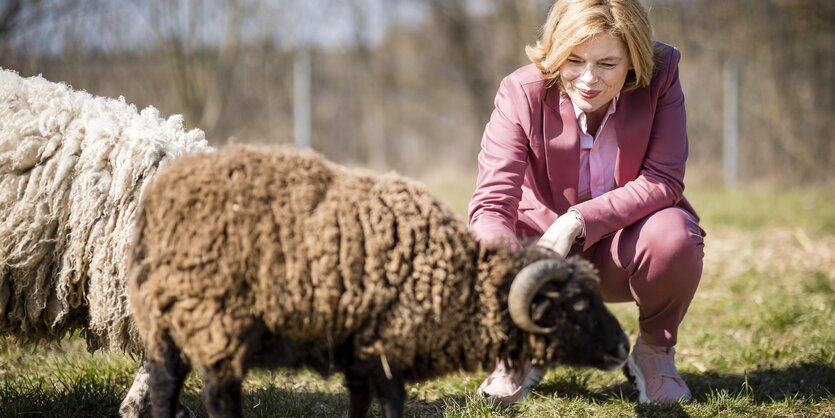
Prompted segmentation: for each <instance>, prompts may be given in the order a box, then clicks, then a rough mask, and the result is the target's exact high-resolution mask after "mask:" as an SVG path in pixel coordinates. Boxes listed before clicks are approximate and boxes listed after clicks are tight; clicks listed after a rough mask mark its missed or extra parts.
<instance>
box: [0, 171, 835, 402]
mask: <svg viewBox="0 0 835 418" xmlns="http://www.w3.org/2000/svg"><path fill="white" fill-rule="evenodd" d="M468 187H469V185H467V187H466V188H465V187H464V186H457V185H454V184H439V185H434V186H433V187H432V189H433V190H434V191H435V193H436V194H438V195H439V196H441V197H442V198H445V200H447V201H448V202H449V204H450V205H451V206H452V207H453V209H454V210H455V211H456V212H458V213H459V214H463V213H464V211H465V207H466V197H467V193H468V191H467V190H468ZM833 195H835V193H833V191H832V190H817V191H816V190H801V191H788V192H774V191H765V190H755V191H750V190H747V191H746V190H704V189H703V190H695V191H688V196H689V197H690V199H691V201H692V202H693V203H694V205H695V206H696V207H697V208H699V209H700V211H701V216H702V219H703V226H704V227H705V229H706V230H707V231H708V237H707V239H706V258H705V271H704V276H703V279H702V283H701V285H700V288H699V291H698V293H697V294H696V298H695V300H694V302H693V304H692V306H691V308H690V311H689V312H688V315H687V318H686V320H685V322H684V324H683V325H682V329H681V333H680V341H679V347H678V348H679V351H678V366H679V369H680V371H681V372H682V374H683V376H684V379H685V380H686V381H687V382H688V384H689V385H690V388H691V389H692V391H693V393H694V396H695V400H694V402H692V403H690V404H687V405H675V406H671V407H657V406H644V405H638V404H637V403H636V399H637V394H636V392H635V389H634V388H633V387H632V385H631V384H629V383H628V382H627V381H626V379H625V378H624V377H623V375H622V374H621V373H619V372H618V373H604V372H600V371H596V370H584V369H571V368H558V369H555V370H553V371H551V372H549V373H548V375H547V376H546V378H545V380H544V381H543V382H542V384H540V385H539V386H537V388H536V389H535V390H534V392H533V393H532V395H531V396H530V397H529V398H528V399H527V400H526V401H525V402H523V403H522V404H520V405H518V406H515V407H513V408H510V409H507V410H498V409H494V408H492V407H491V406H490V405H489V404H487V403H485V402H483V401H481V400H480V399H478V398H475V397H473V392H474V391H475V389H476V388H477V387H478V384H479V383H480V381H481V379H483V378H484V376H485V373H484V372H481V373H475V374H469V375H468V374H454V375H450V376H447V377H445V378H442V379H438V380H434V381H431V382H425V383H422V384H418V385H411V386H409V387H408V389H407V390H408V395H409V401H408V403H407V406H406V415H407V416H413V417H456V418H465V417H541V416H571V417H575V416H576V417H591V416H594V417H621V416H642V417H668V416H673V417H676V416H678V417H688V416H690V417H717V416H718V417H738V416H748V417H819V416H830V417H835V331H834V330H835V199H833V198H832V196H833ZM610 307H611V308H612V310H613V311H614V312H615V314H616V315H617V316H618V318H619V319H620V320H621V322H622V324H623V325H624V327H625V328H626V329H627V332H628V333H630V335H631V336H632V337H633V338H634V336H635V333H636V330H637V320H636V317H637V309H636V308H635V307H634V306H633V305H632V304H617V305H611V306H610ZM135 368H136V360H135V359H131V358H129V357H127V356H124V355H122V354H120V353H96V354H94V355H90V354H88V353H87V352H86V351H85V348H84V344H83V342H82V341H81V340H80V339H77V338H70V339H68V340H67V341H65V342H63V343H61V344H60V345H55V346H41V347H38V348H34V349H33V348H29V347H20V346H18V345H17V344H16V343H15V342H14V341H12V340H9V339H5V340H0V416H3V417H12V416H15V417H27V416H31V417H110V416H116V415H117V413H118V405H119V402H120V401H121V398H122V397H123V396H124V394H125V392H126V391H127V388H128V387H129V386H130V383H131V378H132V375H133V372H134V370H135ZM199 390H200V383H199V381H198V379H197V378H196V377H194V376H191V377H190V378H189V380H188V381H187V384H186V393H185V396H184V402H185V403H186V404H187V405H189V406H191V407H192V408H193V409H194V410H195V411H196V412H197V413H198V414H201V415H203V416H204V415H205V410H204V409H203V408H202V406H201V405H200V401H199ZM347 402H348V400H347V396H346V395H345V392H344V389H343V388H342V385H341V382H340V378H339V376H334V377H332V378H330V379H323V378H321V377H319V376H318V375H315V374H313V373H310V372H300V373H293V372H289V371H285V370H277V371H255V372H253V373H250V375H249V377H248V379H247V381H246V383H245V401H244V408H245V414H246V416H248V417H329V416H333V417H337V416H344V415H345V414H344V411H345V409H346V407H347ZM372 415H373V416H380V415H381V414H380V411H379V409H378V408H377V407H376V406H375V408H374V409H373V410H372Z"/></svg>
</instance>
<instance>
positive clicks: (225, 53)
mask: <svg viewBox="0 0 835 418" xmlns="http://www.w3.org/2000/svg"><path fill="white" fill-rule="evenodd" d="M243 1H244V0H225V1H203V0H159V1H157V2H154V3H153V7H152V8H151V10H152V13H153V17H152V22H153V24H154V29H155V32H156V33H157V34H158V36H159V37H160V42H161V44H162V48H163V51H164V52H165V54H166V55H167V60H166V61H167V63H168V65H169V66H170V68H171V73H172V76H173V80H174V85H175V86H176V89H177V94H178V99H179V101H180V104H181V107H182V109H183V111H184V112H185V113H186V117H187V118H188V119H190V120H193V121H197V125H198V126H200V127H201V128H202V129H204V130H205V131H206V132H207V134H208V135H209V136H210V137H211V136H212V135H213V134H214V132H215V130H216V129H217V127H218V124H219V123H220V120H221V115H222V114H223V111H224V107H225V104H226V97H227V95H228V93H229V90H230V87H231V85H232V79H233V72H234V70H235V67H236V63H237V61H238V57H239V56H240V53H241V47H242V45H241V29H242V22H243V19H244V13H245V10H244V9H245V7H244V4H243ZM218 19H220V20H221V21H223V30H222V32H221V34H220V36H219V37H217V35H218V33H217V32H216V31H214V27H213V26H211V25H212V23H213V22H215V21H217V20H218ZM207 31H209V32H212V35H211V36H207V35H206V33H207ZM215 37H217V38H215ZM213 38H215V39H218V40H217V42H219V44H218V46H214V45H213V42H215V41H216V40H215V39H213Z"/></svg>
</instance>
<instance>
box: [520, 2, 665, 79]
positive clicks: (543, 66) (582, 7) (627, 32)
mask: <svg viewBox="0 0 835 418" xmlns="http://www.w3.org/2000/svg"><path fill="white" fill-rule="evenodd" d="M602 33H609V34H611V35H612V36H614V37H615V38H618V39H620V40H621V41H623V43H624V44H625V45H626V49H627V51H628V53H629V59H630V61H631V63H632V70H630V74H629V75H628V76H627V79H626V83H625V84H624V86H623V91H630V90H634V89H637V88H639V87H646V86H648V85H649V82H650V80H651V79H652V72H653V69H654V66H655V53H654V50H653V42H652V28H651V26H650V23H649V16H648V15H647V11H646V9H645V8H644V6H643V5H641V2H640V0H557V1H555V2H554V5H553V6H551V11H550V12H548V19H547V20H546V21H545V25H543V26H542V35H541V37H540V39H539V40H538V41H537V43H536V45H534V46H530V45H529V46H527V47H526V48H525V52H526V53H527V54H528V58H530V60H531V62H533V64H534V65H536V67H537V68H539V71H540V72H541V73H542V78H543V79H545V81H546V83H547V84H548V85H549V86H552V85H555V84H556V85H557V86H558V87H559V88H560V89H562V85H561V83H560V72H559V67H560V66H561V65H562V64H563V63H564V62H565V60H566V59H568V56H569V55H571V51H572V50H573V49H574V47H576V46H577V45H580V44H581V43H583V42H585V41H587V40H589V39H591V38H593V37H594V36H595V35H599V34H602Z"/></svg>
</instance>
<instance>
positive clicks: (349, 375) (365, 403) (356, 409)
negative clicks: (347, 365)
mask: <svg viewBox="0 0 835 418" xmlns="http://www.w3.org/2000/svg"><path fill="white" fill-rule="evenodd" d="M345 387H346V388H348V394H349V395H350V397H351V414H350V418H365V417H366V416H368V408H369V407H370V406H371V387H370V386H369V384H368V380H367V379H366V377H365V376H363V375H361V374H358V373H356V372H354V371H353V370H347V371H346V372H345Z"/></svg>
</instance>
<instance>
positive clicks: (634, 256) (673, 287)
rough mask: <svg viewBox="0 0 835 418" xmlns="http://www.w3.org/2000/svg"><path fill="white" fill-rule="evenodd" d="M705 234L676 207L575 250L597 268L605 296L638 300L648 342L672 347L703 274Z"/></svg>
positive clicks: (620, 299) (689, 215)
mask: <svg viewBox="0 0 835 418" xmlns="http://www.w3.org/2000/svg"><path fill="white" fill-rule="evenodd" d="M703 237H704V231H703V230H702V229H701V228H700V227H699V224H698V222H697V221H696V219H695V217H694V216H693V215H691V214H690V213H688V212H686V211H684V210H683V209H680V208H676V207H671V208H666V209H662V210H660V211H658V212H655V213H653V214H651V215H649V216H647V217H646V218H644V219H642V220H640V221H638V222H636V223H635V224H633V225H631V226H628V227H626V228H624V229H622V230H620V231H617V232H616V233H615V234H614V235H611V236H609V237H607V238H604V239H602V240H600V241H599V242H598V243H597V244H595V245H594V246H592V247H591V248H589V249H588V250H587V251H585V252H582V251H581V248H580V247H578V246H575V247H574V249H572V251H571V254H572V255H573V254H579V255H580V256H581V257H583V258H585V259H587V260H589V261H591V262H592V263H593V264H594V266H595V267H596V268H597V270H598V271H599V273H600V292H601V293H602V295H603V300H604V301H606V302H629V301H633V300H634V301H635V302H636V303H637V304H638V310H639V312H640V315H639V317H638V321H639V323H640V328H641V337H642V338H643V339H644V340H645V341H646V342H648V343H650V344H653V345H661V346H668V347H671V346H674V345H675V344H676V337H677V333H678V327H679V324H681V321H682V320H683V319H684V314H685V313H686V312H687V308H688V307H689V306H690V301H691V300H693V295H694V294H695V293H696V288H697V287H698V285H699V279H700V278H701V276H702V259H703V258H704V238H703Z"/></svg>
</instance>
